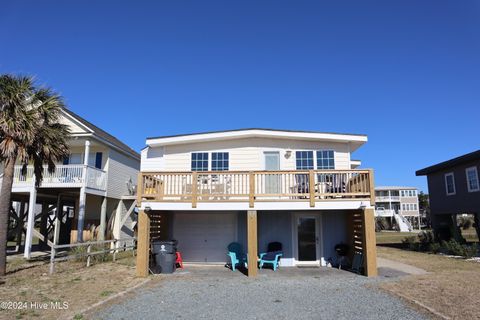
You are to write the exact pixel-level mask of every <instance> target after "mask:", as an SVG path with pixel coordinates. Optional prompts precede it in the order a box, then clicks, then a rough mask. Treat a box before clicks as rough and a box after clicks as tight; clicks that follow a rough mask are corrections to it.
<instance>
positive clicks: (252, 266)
mask: <svg viewBox="0 0 480 320" xmlns="http://www.w3.org/2000/svg"><path fill="white" fill-rule="evenodd" d="M247 247H248V257H247V258H248V276H249V277H256V276H257V273H258V266H257V264H258V248H257V247H258V242H257V211H255V210H249V211H248V212H247Z"/></svg>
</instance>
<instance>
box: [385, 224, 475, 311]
mask: <svg viewBox="0 0 480 320" xmlns="http://www.w3.org/2000/svg"><path fill="white" fill-rule="evenodd" d="M402 236H403V237H405V236H406V235H405V234H403V235H402ZM393 238H394V237H393V236H390V235H384V234H383V233H382V234H380V235H378V234H377V239H380V240H381V241H393V240H392V239H393ZM399 238H400V239H403V238H402V237H400V236H399ZM385 239H386V240H385ZM400 242H401V240H400ZM383 243H386V242H383ZM388 243H394V242H388ZM377 253H378V256H379V257H382V258H387V259H391V260H396V261H400V262H403V263H406V264H410V265H413V266H416V267H419V268H422V269H425V270H426V271H428V272H429V273H428V274H425V275H420V276H408V277H405V278H401V279H400V280H398V281H392V282H385V283H382V284H381V288H382V289H384V290H387V291H389V292H391V293H393V294H396V293H399V294H400V295H403V296H407V297H409V298H411V299H415V300H416V301H419V302H421V303H423V304H424V305H427V306H429V307H430V308H433V309H434V310H436V311H438V312H439V313H441V314H443V315H445V316H447V317H450V318H452V319H480V311H479V309H478V306H479V305H480V294H479V292H480V281H479V279H480V263H478V262H473V261H466V260H464V259H454V258H448V257H445V256H441V255H435V254H428V253H421V252H413V251H407V250H402V249H397V248H392V247H386V246H378V247H377Z"/></svg>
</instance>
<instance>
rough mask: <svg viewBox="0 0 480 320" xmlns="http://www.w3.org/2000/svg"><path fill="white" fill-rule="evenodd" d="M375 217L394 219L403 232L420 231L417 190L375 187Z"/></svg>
mask: <svg viewBox="0 0 480 320" xmlns="http://www.w3.org/2000/svg"><path fill="white" fill-rule="evenodd" d="M375 217H388V218H390V219H391V220H393V219H394V220H395V222H396V225H397V227H398V230H399V231H402V232H404V231H412V230H413V229H414V227H416V228H417V229H420V224H421V222H420V211H419V207H418V190H417V188H413V187H393V186H388V187H375ZM390 222H392V221H390Z"/></svg>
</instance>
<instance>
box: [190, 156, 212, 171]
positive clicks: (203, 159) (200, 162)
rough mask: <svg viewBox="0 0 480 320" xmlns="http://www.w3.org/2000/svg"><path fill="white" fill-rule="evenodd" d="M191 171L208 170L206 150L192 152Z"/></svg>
mask: <svg viewBox="0 0 480 320" xmlns="http://www.w3.org/2000/svg"><path fill="white" fill-rule="evenodd" d="M192 171H208V152H194V153H192Z"/></svg>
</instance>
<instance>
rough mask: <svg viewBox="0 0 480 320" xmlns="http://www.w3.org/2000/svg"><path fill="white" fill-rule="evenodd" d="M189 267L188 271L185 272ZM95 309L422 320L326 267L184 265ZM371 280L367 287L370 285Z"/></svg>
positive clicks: (118, 315) (168, 315)
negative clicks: (247, 270) (253, 274)
mask: <svg viewBox="0 0 480 320" xmlns="http://www.w3.org/2000/svg"><path fill="white" fill-rule="evenodd" d="M187 270H188V271H187ZM160 277H161V278H160V281H158V283H156V284H155V285H153V286H150V287H149V288H148V289H141V290H138V291H136V292H135V293H134V294H133V295H131V296H130V297H128V298H123V299H122V300H119V301H115V302H114V303H115V304H114V305H110V306H108V307H106V308H104V309H102V310H97V311H96V312H95V314H94V316H93V317H94V318H95V319H162V320H164V319H242V320H245V319H269V320H270V319H425V317H424V316H423V315H421V314H419V313H418V312H416V311H414V310H412V309H411V308H409V307H408V306H407V305H405V304H404V303H403V302H402V301H401V300H399V299H397V298H395V297H393V296H390V295H388V294H386V293H384V292H382V291H379V290H377V289H374V286H375V282H377V281H384V280H385V278H383V280H382V277H379V278H377V279H368V278H366V277H362V276H358V275H354V274H351V273H348V272H344V271H340V270H337V269H330V268H281V269H280V270H279V271H277V272H273V271H271V270H261V271H260V274H259V276H258V277H257V278H256V279H250V278H247V277H246V276H244V275H243V274H241V273H240V272H238V271H237V272H231V271H230V270H228V269H226V268H223V267H192V266H190V267H187V268H186V270H185V271H180V272H177V273H175V274H174V275H165V276H160ZM369 284H371V285H369Z"/></svg>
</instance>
